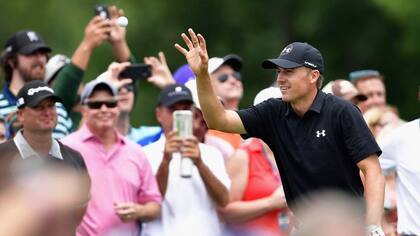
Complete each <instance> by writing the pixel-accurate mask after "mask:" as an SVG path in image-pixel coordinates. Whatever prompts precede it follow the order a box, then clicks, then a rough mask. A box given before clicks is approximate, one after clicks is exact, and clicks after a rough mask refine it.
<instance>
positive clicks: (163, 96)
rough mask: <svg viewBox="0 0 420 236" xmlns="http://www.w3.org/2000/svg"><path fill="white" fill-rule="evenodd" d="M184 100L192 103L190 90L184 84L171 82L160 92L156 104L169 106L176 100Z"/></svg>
mask: <svg viewBox="0 0 420 236" xmlns="http://www.w3.org/2000/svg"><path fill="white" fill-rule="evenodd" d="M184 101H185V102H191V103H194V101H193V97H192V94H191V91H190V90H189V89H188V88H187V87H186V86H184V85H179V84H173V85H169V86H167V87H165V88H164V89H163V90H162V91H161V92H160V94H159V97H158V106H165V107H170V106H172V105H174V104H175V103H177V102H184Z"/></svg>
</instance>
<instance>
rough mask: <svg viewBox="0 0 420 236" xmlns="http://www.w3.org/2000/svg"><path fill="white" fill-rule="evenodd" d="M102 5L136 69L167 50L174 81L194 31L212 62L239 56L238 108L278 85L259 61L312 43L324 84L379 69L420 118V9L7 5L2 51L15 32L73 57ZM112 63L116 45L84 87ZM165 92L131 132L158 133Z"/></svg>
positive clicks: (240, 3) (391, 93)
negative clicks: (151, 129)
mask: <svg viewBox="0 0 420 236" xmlns="http://www.w3.org/2000/svg"><path fill="white" fill-rule="evenodd" d="M95 4H107V5H112V4H115V5H116V6H117V7H118V8H122V9H124V11H125V15H126V16H127V18H128V20H129V23H128V26H127V41H128V43H129V46H130V48H131V51H132V53H133V55H134V56H135V57H136V58H137V60H138V61H139V62H142V61H143V57H144V56H151V55H154V56H156V55H157V53H158V52H159V51H163V52H164V53H165V54H166V58H167V61H168V65H169V67H170V68H171V70H172V72H174V71H175V70H176V69H177V68H178V67H179V66H180V65H182V64H184V63H186V61H185V58H184V57H183V55H182V54H180V53H179V52H178V51H177V50H176V49H175V48H174V46H173V45H174V43H175V42H178V43H182V40H181V37H180V34H181V33H182V32H185V31H186V29H187V28H188V27H192V28H193V29H194V30H195V32H197V33H201V34H203V35H204V37H205V38H206V40H207V46H208V52H209V55H210V57H212V56H224V55H226V54H230V53H235V54H238V55H240V56H241V57H242V58H243V59H244V62H245V64H244V70H243V73H242V74H243V78H244V87H245V94H244V98H243V99H242V102H241V105H240V107H241V108H245V107H247V106H248V105H250V104H252V100H253V98H254V96H255V94H256V93H257V92H258V91H259V90H260V89H262V88H265V87H267V86H269V85H270V84H271V83H272V82H273V81H274V78H275V74H274V70H273V71H271V70H263V69H262V68H261V66H260V64H261V62H262V60H263V59H265V58H272V57H277V56H278V54H279V53H280V52H281V50H282V49H283V48H284V46H286V45H287V44H288V43H290V42H292V41H304V42H305V41H306V42H309V43H310V44H312V45H313V46H315V47H317V48H318V49H319V50H320V51H321V52H322V54H323V56H324V60H325V64H326V73H325V78H326V82H328V81H329V80H335V79H339V78H347V76H348V73H349V72H350V71H353V70H359V69H377V70H379V71H380V72H381V73H382V74H383V75H384V76H385V84H386V86H387V92H388V94H387V98H388V103H390V104H392V105H395V106H397V107H398V108H399V110H400V113H401V117H402V118H403V119H405V120H412V119H414V118H416V117H419V116H420V103H419V101H418V98H417V94H418V90H419V85H420V76H419V73H420V69H419V68H420V43H419V41H420V27H419V26H418V22H420V14H418V10H420V1H416V0H399V1H393V0H352V1H347V0H335V1H334V0H318V1H309V0H275V1H274V0H264V1H257V0H229V1H226V0H212V1H205V0H204V1H197V0H176V1H163V0H153V1H145V0H124V1H99V0H98V1H92V0H73V1H64V0H39V1H30V0H18V1H2V7H1V8H0V20H1V21H0V22H3V23H2V24H0V44H1V47H3V46H4V44H5V43H6V40H7V39H8V38H9V37H10V36H11V35H12V34H14V33H15V32H16V31H18V30H20V29H33V30H35V31H37V32H39V33H40V34H41V35H42V36H43V38H44V40H45V41H46V42H47V44H48V45H49V46H50V47H52V49H53V53H52V55H53V54H56V53H61V54H66V55H68V56H71V55H72V54H73V51H74V50H75V49H76V47H77V46H78V44H79V42H80V41H81V40H82V37H83V31H84V27H85V26H86V24H87V23H88V22H89V20H90V19H91V18H92V17H93V15H94V6H95ZM111 60H112V52H111V48H110V46H109V44H102V45H101V46H100V47H99V48H98V49H96V50H95V51H94V54H93V56H92V58H91V60H90V63H89V68H88V70H87V72H86V76H85V81H88V80H91V79H94V78H95V77H96V76H97V75H99V74H100V73H101V72H103V71H105V70H106V68H107V66H108V65H109V64H110V62H111ZM326 82H325V83H326ZM3 83H4V79H1V80H0V85H2V84H3ZM158 93H159V89H158V88H156V87H154V86H153V85H151V84H149V83H147V82H146V81H142V82H141V84H140V91H139V96H138V100H137V103H136V108H135V111H134V112H133V114H132V122H133V123H134V125H136V126H137V125H139V124H143V125H153V124H157V122H156V121H155V115H154V108H155V105H156V97H157V95H158Z"/></svg>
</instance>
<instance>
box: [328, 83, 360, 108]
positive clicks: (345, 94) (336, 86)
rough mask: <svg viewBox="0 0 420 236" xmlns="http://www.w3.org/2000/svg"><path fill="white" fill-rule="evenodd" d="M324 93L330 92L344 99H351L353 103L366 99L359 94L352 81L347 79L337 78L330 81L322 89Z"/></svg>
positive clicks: (356, 103) (357, 103)
mask: <svg viewBox="0 0 420 236" xmlns="http://www.w3.org/2000/svg"><path fill="white" fill-rule="evenodd" d="M322 91H323V92H324V93H331V94H333V95H335V96H337V97H340V98H342V99H344V100H347V101H351V102H352V103H353V104H355V105H359V104H360V103H361V102H364V101H366V100H367V99H368V98H367V97H366V96H365V95H364V94H361V93H360V92H359V91H358V90H357V89H356V87H354V85H353V84H352V83H350V82H349V81H347V80H343V79H338V80H333V81H330V82H329V83H328V84H326V85H325V86H324V88H323V89H322Z"/></svg>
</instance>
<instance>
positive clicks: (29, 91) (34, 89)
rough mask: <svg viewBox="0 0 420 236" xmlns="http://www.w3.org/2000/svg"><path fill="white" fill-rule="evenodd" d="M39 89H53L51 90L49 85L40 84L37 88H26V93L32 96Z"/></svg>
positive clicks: (49, 90)
mask: <svg viewBox="0 0 420 236" xmlns="http://www.w3.org/2000/svg"><path fill="white" fill-rule="evenodd" d="M40 91H48V92H51V93H54V90H52V89H51V88H50V87H47V86H41V87H37V88H30V89H29V90H28V93H27V94H28V95H29V96H32V95H34V94H35V93H38V92H40Z"/></svg>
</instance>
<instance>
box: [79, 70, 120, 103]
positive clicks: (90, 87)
mask: <svg viewBox="0 0 420 236" xmlns="http://www.w3.org/2000/svg"><path fill="white" fill-rule="evenodd" d="M101 75H102V74H101ZM101 75H99V76H98V78H96V79H94V80H92V81H90V82H89V83H87V84H86V85H85V87H84V88H83V91H82V94H81V95H80V101H81V103H82V104H84V103H85V102H86V99H88V98H89V97H90V96H91V95H92V93H93V92H94V91H95V89H97V88H98V87H99V86H104V87H105V88H107V89H108V90H109V91H110V92H111V94H112V96H117V94H118V89H117V88H116V87H115V86H114V84H112V82H111V81H109V80H107V79H101Z"/></svg>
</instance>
